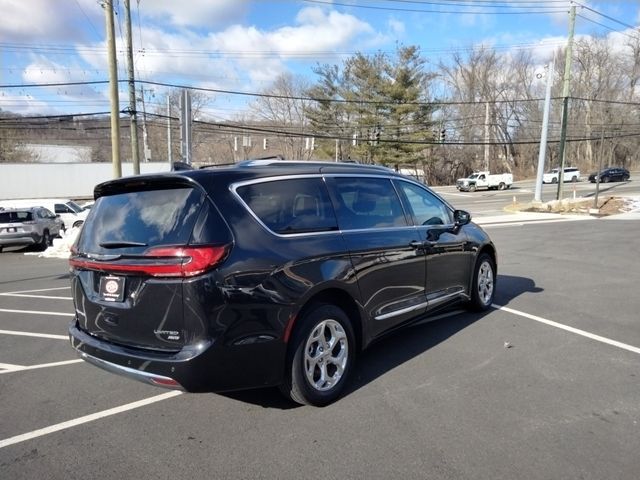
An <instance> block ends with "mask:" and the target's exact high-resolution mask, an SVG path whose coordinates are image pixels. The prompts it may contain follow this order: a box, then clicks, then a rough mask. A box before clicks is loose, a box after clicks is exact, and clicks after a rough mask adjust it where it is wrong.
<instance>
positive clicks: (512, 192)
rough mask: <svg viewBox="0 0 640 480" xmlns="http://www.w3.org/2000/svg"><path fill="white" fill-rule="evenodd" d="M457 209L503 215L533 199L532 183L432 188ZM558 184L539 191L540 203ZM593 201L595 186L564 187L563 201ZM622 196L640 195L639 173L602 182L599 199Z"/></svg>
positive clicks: (553, 197) (533, 187) (549, 198)
mask: <svg viewBox="0 0 640 480" xmlns="http://www.w3.org/2000/svg"><path fill="white" fill-rule="evenodd" d="M432 188H433V190H435V191H436V192H438V193H439V194H440V195H442V196H443V197H444V198H445V199H446V200H447V201H448V202H450V203H451V204H452V205H454V206H455V207H456V208H460V209H463V210H468V211H470V212H471V214H472V215H473V216H487V215H499V214H502V213H504V207H505V206H507V205H509V204H510V203H513V199H514V198H515V200H516V202H518V203H528V202H531V201H532V200H533V196H534V192H535V181H534V180H525V181H520V182H515V183H514V184H513V186H512V187H511V188H510V189H509V190H502V191H499V190H489V191H487V190H478V191H476V192H459V191H458V190H457V189H456V188H455V186H446V187H432ZM557 189H558V185H557V184H545V185H543V188H542V200H543V201H549V200H554V199H555V198H556V193H557ZM574 190H575V195H576V196H577V197H587V198H593V197H594V196H595V191H596V185H595V184H594V183H590V182H587V181H581V182H577V183H569V182H568V183H565V184H564V198H571V197H573V192H574ZM612 195H614V196H615V195H622V196H640V172H632V173H631V180H630V181H628V182H615V183H602V184H601V185H600V197H601V198H603V197H606V196H612Z"/></svg>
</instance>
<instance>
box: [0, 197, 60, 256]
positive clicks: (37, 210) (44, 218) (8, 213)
mask: <svg viewBox="0 0 640 480" xmlns="http://www.w3.org/2000/svg"><path fill="white" fill-rule="evenodd" d="M61 225H62V221H61V220H60V217H59V216H58V215H54V214H53V213H51V211H50V210H47V209H46V208H44V207H30V208H10V209H0V252H2V249H3V248H4V247H18V246H28V245H37V246H38V247H39V248H40V249H42V250H46V248H47V247H48V246H49V245H51V243H52V241H51V239H52V238H53V237H55V236H57V235H59V234H60V226H61Z"/></svg>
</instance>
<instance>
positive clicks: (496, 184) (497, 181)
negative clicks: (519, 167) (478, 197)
mask: <svg viewBox="0 0 640 480" xmlns="http://www.w3.org/2000/svg"><path fill="white" fill-rule="evenodd" d="M512 184H513V175H512V174H510V173H495V174H492V173H489V172H486V171H485V172H474V173H473V174H472V175H469V176H468V177H467V178H459V179H458V180H457V181H456V188H457V189H458V190H460V191H464V192H475V191H476V190H478V189H480V188H486V189H487V190H496V189H497V190H504V189H505V188H511V185H512Z"/></svg>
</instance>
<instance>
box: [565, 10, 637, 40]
mask: <svg viewBox="0 0 640 480" xmlns="http://www.w3.org/2000/svg"><path fill="white" fill-rule="evenodd" d="M576 16H577V17H580V18H581V19H583V20H586V21H587V22H591V23H594V24H596V25H598V26H600V27H604V28H606V29H608V30H611V31H612V32H615V33H619V34H620V35H624V36H625V37H629V38H631V39H633V40H637V39H638V37H637V36H636V37H634V36H633V35H629V34H628V33H626V32H622V31H620V30H616V29H615V28H612V27H610V26H608V25H605V24H604V23H600V22H596V21H595V20H592V19H591V18H589V17H585V16H584V15H581V14H579V13H576Z"/></svg>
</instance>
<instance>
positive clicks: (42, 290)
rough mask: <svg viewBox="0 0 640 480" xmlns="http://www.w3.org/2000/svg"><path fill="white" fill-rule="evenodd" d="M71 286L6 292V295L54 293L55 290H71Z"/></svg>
mask: <svg viewBox="0 0 640 480" xmlns="http://www.w3.org/2000/svg"><path fill="white" fill-rule="evenodd" d="M69 289H71V286H68V287H55V288H39V289H38V290H20V291H19V292H4V293H33V292H52V291H53V290H69Z"/></svg>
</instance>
